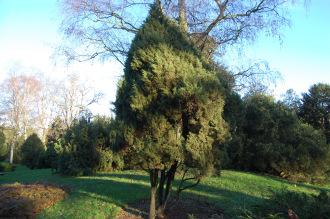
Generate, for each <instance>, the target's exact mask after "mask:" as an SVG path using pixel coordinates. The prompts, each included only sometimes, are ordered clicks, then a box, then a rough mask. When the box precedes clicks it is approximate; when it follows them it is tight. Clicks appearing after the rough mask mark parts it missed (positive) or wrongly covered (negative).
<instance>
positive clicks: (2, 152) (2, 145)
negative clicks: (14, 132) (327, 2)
mask: <svg viewBox="0 0 330 219" xmlns="http://www.w3.org/2000/svg"><path fill="white" fill-rule="evenodd" d="M7 154H8V146H7V144H6V136H5V134H4V133H3V130H2V129H1V127H0V160H4V159H5V158H6V156H7Z"/></svg>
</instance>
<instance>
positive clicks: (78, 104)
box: [55, 74, 102, 128]
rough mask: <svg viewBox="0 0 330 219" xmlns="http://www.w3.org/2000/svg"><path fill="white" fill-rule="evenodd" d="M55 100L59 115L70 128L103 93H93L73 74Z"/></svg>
mask: <svg viewBox="0 0 330 219" xmlns="http://www.w3.org/2000/svg"><path fill="white" fill-rule="evenodd" d="M57 92H58V95H57V96H56V98H55V101H56V106H57V108H58V114H59V116H60V117H61V118H62V120H63V121H64V123H65V124H66V127H67V128H69V127H70V125H71V123H72V122H73V121H74V119H78V116H79V115H80V114H82V113H84V112H85V111H86V110H87V107H88V106H90V105H91V104H94V103H96V102H97V101H98V100H99V99H100V98H101V97H102V94H101V93H95V92H93V89H92V88H91V87H90V86H88V85H87V84H86V83H83V82H82V80H81V79H80V78H79V76H78V75H76V74H71V75H69V76H68V77H67V79H66V81H63V82H62V83H61V84H60V85H59V87H58V89H57Z"/></svg>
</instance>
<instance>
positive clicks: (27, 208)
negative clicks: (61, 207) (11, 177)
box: [0, 183, 67, 218]
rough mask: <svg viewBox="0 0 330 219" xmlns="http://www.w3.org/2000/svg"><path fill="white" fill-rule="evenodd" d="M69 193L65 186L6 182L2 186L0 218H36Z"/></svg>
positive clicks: (0, 191)
mask: <svg viewBox="0 0 330 219" xmlns="http://www.w3.org/2000/svg"><path fill="white" fill-rule="evenodd" d="M66 195H67V192H66V191H65V189H64V188H61V187H59V186H55V185H48V184H38V183H37V184H20V183H14V184H5V185H1V186H0V218H35V216H36V214H37V213H39V212H40V211H42V210H43V209H45V208H48V207H50V206H52V205H54V204H55V203H56V202H58V201H60V200H62V199H63V198H64V197H65V196H66Z"/></svg>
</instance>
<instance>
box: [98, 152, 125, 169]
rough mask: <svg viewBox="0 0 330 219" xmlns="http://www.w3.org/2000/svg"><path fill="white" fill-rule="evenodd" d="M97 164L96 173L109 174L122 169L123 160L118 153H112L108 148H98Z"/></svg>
mask: <svg viewBox="0 0 330 219" xmlns="http://www.w3.org/2000/svg"><path fill="white" fill-rule="evenodd" d="M97 152H98V154H99V164H98V169H97V170H98V171H102V172H110V171H113V170H121V169H123V168H124V160H123V158H122V156H121V155H120V154H119V153H114V152H112V151H111V150H110V149H109V148H106V149H102V148H98V149H97Z"/></svg>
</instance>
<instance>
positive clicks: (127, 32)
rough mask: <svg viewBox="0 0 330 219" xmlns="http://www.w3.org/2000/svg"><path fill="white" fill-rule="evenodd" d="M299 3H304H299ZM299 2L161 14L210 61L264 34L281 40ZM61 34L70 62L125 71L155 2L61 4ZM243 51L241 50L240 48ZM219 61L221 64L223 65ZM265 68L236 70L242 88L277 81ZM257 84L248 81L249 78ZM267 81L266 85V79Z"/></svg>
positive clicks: (171, 8)
mask: <svg viewBox="0 0 330 219" xmlns="http://www.w3.org/2000/svg"><path fill="white" fill-rule="evenodd" d="M298 1H299V0H298ZM298 1H295V0H194V1H186V0H177V1H174V0H161V1H159V2H160V4H161V5H162V9H163V10H162V11H163V13H165V14H166V15H167V16H169V17H171V18H172V19H173V20H176V21H178V23H179V24H180V27H181V28H183V30H187V31H188V33H189V36H190V38H191V39H192V40H193V41H194V42H195V44H196V45H197V46H198V48H199V50H200V51H203V52H204V53H205V54H208V56H209V57H210V58H212V57H213V55H216V56H217V58H219V55H220V56H221V55H223V54H225V53H226V50H227V48H228V47H231V48H232V46H233V45H244V44H245V43H246V42H252V41H254V40H255V39H256V38H257V37H258V35H259V34H260V33H262V32H266V33H267V34H268V35H272V36H281V29H282V27H284V26H288V25H289V23H290V22H289V19H288V17H289V13H288V11H289V10H288V9H289V8H290V6H291V5H292V4H293V3H294V2H298ZM61 2H62V4H61V5H62V7H63V11H64V15H65V16H64V19H63V22H62V27H61V30H62V32H63V33H64V35H65V39H66V41H65V42H63V44H62V45H61V46H60V47H59V51H60V53H61V54H64V55H65V56H66V57H67V58H68V61H72V60H78V61H84V60H90V59H94V58H95V57H100V58H101V59H106V58H109V57H112V58H115V59H116V60H118V61H119V62H121V63H122V64H123V65H124V60H125V59H126V57H127V54H128V50H129V48H130V44H131V40H132V38H133V37H134V36H135V34H136V33H137V32H138V30H139V29H140V27H141V24H142V23H143V21H144V19H145V17H146V16H147V10H148V7H149V5H150V4H152V3H153V2H154V0H125V1H109V0H84V1H81V0H62V1H61ZM238 48H241V47H240V46H238ZM218 60H219V59H218ZM265 68H267V65H265V64H264V62H259V61H258V62H257V63H253V64H251V65H249V66H247V67H246V66H237V68H233V70H232V71H235V72H233V75H235V77H236V78H238V80H239V81H240V82H242V83H240V84H239V85H240V86H242V84H243V83H249V85H248V86H249V87H254V85H253V84H251V82H252V81H253V82H254V84H255V83H256V81H257V79H258V82H263V80H268V78H271V79H273V78H274V77H273V76H274V75H275V72H272V71H269V69H266V71H265ZM249 77H250V78H252V79H251V80H248V82H247V80H246V79H247V78H249ZM265 78H266V79H265Z"/></svg>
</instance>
